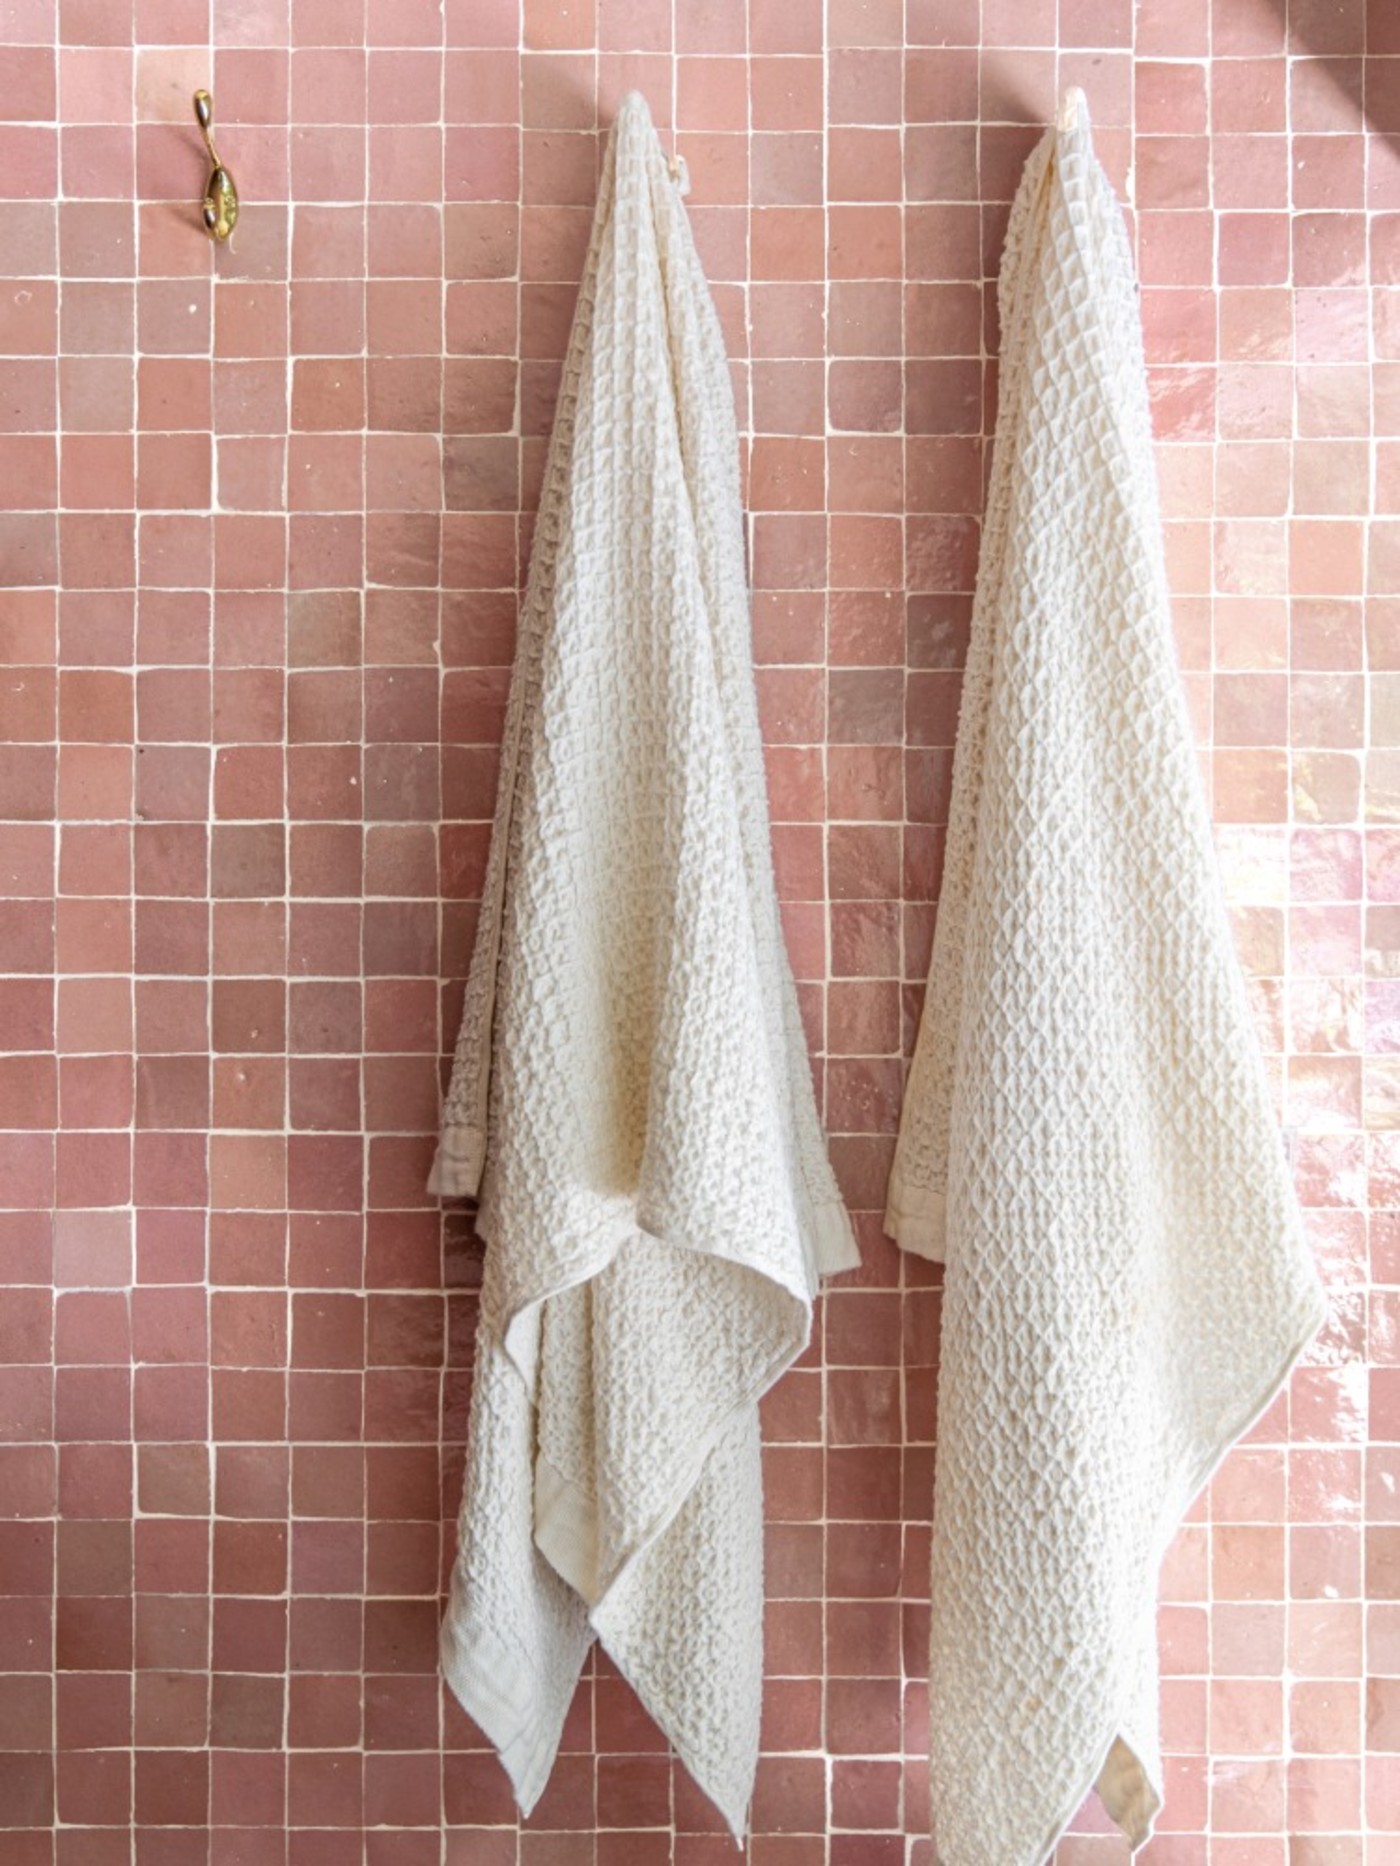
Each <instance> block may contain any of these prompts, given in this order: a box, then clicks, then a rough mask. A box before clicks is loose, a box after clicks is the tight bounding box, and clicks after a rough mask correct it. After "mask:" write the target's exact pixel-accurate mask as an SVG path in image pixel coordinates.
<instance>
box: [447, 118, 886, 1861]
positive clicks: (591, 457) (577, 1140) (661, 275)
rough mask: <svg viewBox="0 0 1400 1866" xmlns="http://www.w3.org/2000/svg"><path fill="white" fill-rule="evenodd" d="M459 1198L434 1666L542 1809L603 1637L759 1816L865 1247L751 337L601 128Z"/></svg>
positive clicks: (464, 1047)
mask: <svg viewBox="0 0 1400 1866" xmlns="http://www.w3.org/2000/svg"><path fill="white" fill-rule="evenodd" d="M432 1185H433V1188H434V1189H435V1190H436V1191H438V1192H440V1193H442V1194H444V1195H459V1194H467V1195H471V1194H473V1193H476V1192H477V1191H478V1189H479V1191H480V1198H481V1205H480V1212H479V1218H478V1225H479V1229H480V1232H481V1235H482V1236H483V1238H484V1239H485V1240H486V1245H487V1250H486V1259H485V1266H484V1280H483V1287H482V1292H481V1319H480V1329H479V1336H478V1344H477V1359H476V1372H475V1382H474V1390H473V1398H472V1412H471V1420H470V1427H469V1434H468V1450H467V1471H466V1484H465V1492H464V1496H463V1502H462V1514H461V1525H460V1547H459V1553H458V1557H457V1562H456V1566H455V1569H454V1572H453V1576H452V1586H451V1598H450V1602H449V1606H448V1611H447V1614H446V1617H445V1620H444V1625H443V1634H442V1656H443V1665H444V1669H445V1671H446V1675H447V1678H448V1681H449V1683H450V1684H451V1685H452V1687H453V1689H454V1690H455V1692H456V1693H457V1695H458V1697H459V1698H460V1699H461V1701H462V1703H463V1705H464V1706H465V1707H466V1709H467V1710H468V1711H469V1712H470V1713H471V1715H472V1716H473V1717H474V1718H475V1719H476V1720H477V1722H478V1723H479V1724H480V1725H481V1726H482V1727H483V1729H484V1730H485V1731H486V1733H487V1734H488V1736H489V1737H490V1739H491V1741H492V1742H493V1743H494V1744H495V1746H496V1748H497V1749H498V1751H499V1752H500V1756H501V1760H502V1761H503V1763H504V1764H505V1766H506V1768H507V1769H508V1770H509V1772H510V1774H511V1777H512V1780H513V1782H514V1786H515V1791H516V1796H517V1799H518V1800H519V1803H520V1806H521V1807H522V1809H523V1810H525V1811H526V1812H528V1811H529V1810H530V1808H531V1807H533V1805H534V1803H535V1801H536V1800H537V1798H538V1796H539V1794H540V1792H541V1790H542V1788H543V1786H544V1783H545V1780H546V1777H547V1776H548V1774H549V1770H550V1767H551V1764H552V1762H553V1759H554V1755H555V1752H556V1750H557V1748H558V1744H559V1738H560V1732H561V1728H562V1725H563V1722H564V1716H565V1713H566V1711H567V1709H568V1705H569V1700H570V1698H571V1696H572V1693H573V1689H574V1685H575V1682H576V1680H577V1678H578V1674H579V1670H580V1667H581V1665H582V1663H583V1660H584V1657H585V1654H586V1652H587V1650H588V1648H589V1646H590V1644H591V1642H592V1640H593V1638H594V1637H595V1635H596V1636H597V1637H599V1638H600V1639H601V1641H602V1643H603V1645H604V1646H605V1647H606V1649H607V1651H608V1652H609V1653H610V1655H611V1656H612V1658H613V1660H614V1661H615V1662H616V1664H617V1665H618V1666H619V1668H620V1669H621V1671H622V1672H623V1673H624V1674H625V1675H626V1677H627V1678H628V1679H629V1680H630V1682H631V1683H632V1685H633V1687H634V1688H635V1690H636V1691H637V1693H638V1695H639V1696H640V1697H641V1699H642V1701H643V1702H644V1703H645V1705H646V1706H647V1708H648V1710H649V1711H650V1712H651V1714H652V1716H653V1717H654V1718H655V1719H656V1721H657V1723H658V1724H659V1725H660V1726H661V1728H662V1730H663V1731H664V1732H665V1734H666V1735H667V1737H668V1738H669V1739H670V1741H671V1743H672V1744H673V1745H674V1747H675V1749H676V1751H677V1753H678V1754H679V1756H680V1758H681V1760H682V1761H683V1762H684V1764H685V1766H686V1767H687V1769H688V1770H689V1771H690V1773H691V1774H692V1776H693V1777H694V1778H695V1780H696V1781H697V1782H698V1783H699V1785H700V1787H701V1788H702V1789H703V1790H704V1791H705V1793H706V1794H707V1795H709V1797H710V1798H711V1799H712V1800H713V1801H714V1803H715V1804H716V1806H717V1807H718V1808H719V1809H720V1810H721V1812H722V1813H723V1815H724V1817H725V1819H726V1820H727V1821H728V1823H729V1825H730V1827H731V1828H732V1829H733V1830H734V1832H735V1833H736V1834H738V1833H740V1832H742V1830H743V1827H744V1825H745V1822H746V1818H747V1805H748V1800H749V1795H750V1792H751V1789H752V1784H753V1777H754V1770H755V1767H756V1763H757V1753H758V1723H759V1708H760V1695H761V1688H762V1610H763V1576H762V1546H763V1510H762V1489H761V1482H760V1472H759V1431H758V1411H757V1403H758V1400H759V1398H760V1396H761V1395H762V1394H763V1393H764V1392H765V1391H766V1390H767V1388H768V1387H769V1386H771V1385H772V1383H773V1382H774V1381H775V1380H776V1379H777V1378H778V1376H779V1375H780V1374H781V1373H782V1372H783V1370H784V1369H785V1368H786V1367H787V1366H789V1365H790V1363H791V1362H792V1361H793V1359H794V1358H795V1357H796V1356H797V1355H798V1354H799V1353H800V1352H801V1351H802V1348H803V1347H804V1345H805V1344H806V1341H807V1338H808V1333H809V1329H810V1323H811V1305H812V1300H813V1296H814V1294H815V1291H816V1288H817V1279H818V1276H819V1274H820V1273H821V1272H823V1271H829V1270H835V1269H842V1268H847V1267H849V1266H850V1265H852V1264H853V1263H854V1262H855V1261H856V1254H855V1245H854V1240H853V1237H852V1234H851V1230H850V1225H849V1221H848V1219H847V1217H846V1214H845V1211H844V1209H843V1207H842V1205H841V1201H840V1197H839V1195H838V1193H837V1190H836V1186H835V1182H834V1179H833V1177H832V1174H831V1169H830V1166H829V1164H828V1162H827V1158H826V1152H825V1146H824V1143H823V1139H822V1135H821V1130H820V1128H819V1126H818V1122H817V1114H816V1107H815V1102H814V1099H813V1093H812V1083H811V1075H810V1069H809V1064H808V1060H807V1052H806V1046H805V1043H804V1040H803V1035H802V1029H801V1024H800V1021H799V1018H798V1011H797V1002H796V995H795V992H794V989H793V984H792V978H791V974H790V972H789V970H788V965H787V959H786V955H785V952H784V948H783V943H782V933H781V927H780V923H779V917H778V907H777V896H776V891H775V888H774V882H773V873H772V858H771V853H770V849H769V839H768V817H767V804H766V798H765V793H764V779H763V765H762V746H761V740H760V736H759V729H758V717H757V708H756V701H755V692H754V680H753V668H752V650H751V644H750V632H749V610H748V593H747V588H746V584H745V571H744V540H743V517H742V508H741V504H740V493H739V477H738V442H737V436H736V432H735V426H734V415H733V399H732V389H731V385H730V379H729V371H728V364H727V360H726V357H725V351H724V343H723V338H722V335H721V332H720V328H719V322H718V319H717V317H716V316H715V311H714V306H713V304H712V302H711V299H710V295H709V292H708V289H707V287H706V283H705V279H704V274H703V272H702V270H701V266H700V262H699V258H698V256H697V254H696V251H695V247H694V243H693V240H692V238H691V234H690V228H689V225H688V222H687V219H686V214H685V211H684V208H683V207H682V205H681V201H680V198H679V192H678V189H677V187H676V185H675V183H674V182H673V181H672V179H671V176H670V174H669V172H668V169H667V164H666V159H665V156H664V154H663V152H662V150H661V147H660V144H659V143H658V141H657V138H656V135H655V132H654V131H653V129H652V126H651V121H650V117H649V115H648V113H647V109H646V105H645V103H644V101H643V100H642V98H641V97H640V96H639V95H638V94H636V93H633V94H632V95H630V96H629V97H628V98H626V99H625V100H624V102H623V104H622V106H621V109H620V112H619V115H618V119H617V123H616V125H615V127H614V130H613V133H612V136H611V138H610V140H609V143H608V148H607V152H606V155H605V159H604V164H603V174H602V181H601V188H600V194H599V200H598V208H597V215H596V219H595V222H594V227H593V235H592V239H591V242H590V246H589V251H588V256H587V261H586V265H585V271H584V277H583V283H582V287H581V290H580V295H579V302H578V310H577V312H576V315H575V321H574V327H573V332H572V336H571V338H570V342H569V351H568V357H567V360H566V364H565V370H564V379H563V385H562V388H561V391H560V399H559V407H558V413H557V416H556V421H555V428H554V435H553V439H552V441H551V445H550V453H549V460H548V464H547V468H546V477H545V485H544V491H543V495H542V500H541V506H540V513H539V519H538V524H537V528H536V534H535V546H534V553H533V557H532V561H531V568H530V580H529V587H528V589H527V592H526V597H525V602H524V605H523V610H522V616H521V623H520V635H519V641H518V646H517V652H516V663H515V672H514V677H513V680H512V686H511V695H510V701H509V707H508V715H507V723H506V733H505V745H504V750H503V767H502V773H501V782H500V792H499V798H498V803H497V811H496V822H495V829H494V834H493V839H492V846H491V854H490V862H489V868H488V874H487V880H486V886H485V899H484V901H483V904H482V914H481V922H480V926H479V929H478V934H477V944H476V950H475V955H474V957H473V961H472V966H471V971H470V975H469V979H468V984H467V992H466V1000H465V1007H464V1014H463V1021H462V1030H461V1036H460V1039H459V1044H458V1049H457V1055H456V1061H455V1066H454V1069H453V1074H452V1082H451V1087H450V1090H449V1094H448V1098H447V1103H446V1108H445V1111H444V1119H443V1130H442V1138H441V1143H440V1147H439V1151H438V1157H437V1161H436V1164H435V1166H434V1171H433V1179H432Z"/></svg>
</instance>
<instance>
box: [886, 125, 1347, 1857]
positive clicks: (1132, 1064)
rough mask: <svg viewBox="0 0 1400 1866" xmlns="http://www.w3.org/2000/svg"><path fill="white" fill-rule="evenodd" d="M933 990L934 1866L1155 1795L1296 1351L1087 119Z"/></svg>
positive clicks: (1033, 200)
mask: <svg viewBox="0 0 1400 1866" xmlns="http://www.w3.org/2000/svg"><path fill="white" fill-rule="evenodd" d="M999 308H1000V315H1001V328H1002V345H1001V375H1000V404H999V411H998V419H997V429H996V441H995V455H994V462H993V472H992V484H991V488H990V492H989V499H988V510H987V518H986V525H985V530H984V536H983V544H982V555H981V562H980V566H979V573H978V585H977V596H976V602H975V606H974V613H973V620H972V631H971V640H970V645H969V650H968V661H967V671H966V679H965V686H964V691H963V699H962V710H961V714H960V718H959V724H958V736H957V747H956V753H955V765H954V777H953V794H952V802H951V814H950V822H949V832H948V850H947V861H946V870H945V875H944V880H943V889H942V895H941V898H940V901H939V908H938V922H937V928H936V934H935V943H934V951H933V958H932V964H931V969H930V973H929V980H928V992H927V997H926V1001H925V1006H924V1012H923V1021H922V1026H921V1029H920V1033H919V1038H918V1044H917V1049H916V1053H915V1058H914V1063H913V1069H912V1073H911V1076H910V1080H909V1085H908V1090H907V1094H906V1099H905V1105H904V1110H903V1115H902V1121H901V1127H900V1135H899V1143H898V1148H897V1151H896V1156H895V1162H894V1168H893V1173H892V1177H891V1181H890V1188H889V1207H888V1213H887V1219H886V1227H887V1229H888V1230H889V1231H890V1233H891V1235H892V1236H894V1237H895V1238H897V1239H898V1241H899V1243H900V1244H902V1245H903V1246H905V1247H906V1248H907V1249H909V1250H912V1251H915V1252H918V1253H920V1254H922V1255H924V1256H927V1257H930V1258H935V1259H941V1260H943V1261H944V1262H945V1263H946V1271H945V1287H944V1295H943V1308H942V1338H941V1356H940V1372H939V1393H938V1428H937V1441H938V1443H937V1463H936V1475H935V1487H934V1519H933V1569H932V1583H931V1599H932V1633H931V1646H930V1686H931V1694H932V1701H931V1705H930V1752H931V1766H932V1786H933V1811H934V1822H935V1832H936V1837H937V1842H938V1849H939V1857H940V1860H941V1861H942V1862H943V1866H1040V1862H1041V1861H1042V1860H1044V1859H1045V1858H1046V1857H1047V1856H1048V1855H1049V1854H1050V1853H1051V1852H1052V1851H1053V1848H1054V1845H1055V1842H1056V1840H1057V1838H1058V1836H1059V1834H1060V1833H1061V1831H1062V1830H1063V1828H1064V1826H1065V1824H1066V1822H1067V1821H1068V1820H1069V1818H1070V1817H1071V1815H1072V1814H1073V1813H1074V1811H1075V1809H1076V1807H1077V1806H1078V1803H1079V1801H1080V1800H1081V1798H1082V1797H1083V1795H1084V1794H1086V1793H1087V1792H1088V1790H1089V1788H1090V1787H1091V1786H1093V1785H1095V1784H1096V1783H1097V1786H1098V1788H1099V1791H1100V1794H1101V1795H1102V1797H1103V1799H1104V1801H1105V1803H1106V1804H1107V1806H1108V1808H1109V1811H1110V1813H1111V1814H1112V1815H1113V1816H1114V1818H1115V1819H1116V1820H1117V1821H1118V1823H1119V1824H1120V1826H1121V1827H1122V1828H1123V1829H1124V1831H1125V1833H1126V1834H1127V1835H1128V1838H1129V1840H1130V1841H1131V1843H1132V1844H1133V1845H1134V1846H1137V1845H1139V1844H1141V1843H1142V1841H1144V1840H1145V1839H1146V1838H1147V1836H1148V1834H1149V1833H1150V1831H1151V1825H1152V1820H1153V1817H1154V1815H1155V1813H1156V1811H1157V1809H1158V1807H1159V1806H1160V1803H1161V1795H1162V1789H1161V1765H1160V1759H1159V1745H1158V1734H1157V1669H1156V1639H1155V1609H1156V1584H1157V1574H1158V1569H1159V1566H1160V1563H1161V1558H1162V1556H1163V1554H1164V1552H1165V1550H1166V1548H1167V1546H1168V1543H1169V1542H1170V1540H1171V1539H1172V1536H1173V1534H1174V1533H1175V1530H1176V1528H1177V1526H1178V1524H1179V1522H1180V1520H1181V1517H1182V1515H1183V1513H1184V1511H1185V1509H1186V1507H1187V1505H1188V1504H1189V1502H1190V1500H1191V1498H1192V1497H1193V1496H1194V1495H1195V1493H1196V1492H1197V1491H1198V1490H1199V1489H1200V1487H1201V1486H1202V1484H1203V1483H1204V1482H1205V1481H1206V1479H1207V1478H1208V1477H1209V1475H1210V1473H1211V1472H1212V1471H1213V1469H1214V1468H1215V1466H1216V1464H1217V1463H1218V1462H1219V1460H1220V1458H1221V1457H1222V1456H1223V1454H1224V1453H1225V1451H1226V1450H1227V1449H1228V1447H1229V1446H1230V1445H1231V1444H1232V1443H1233V1442H1234V1440H1235V1439H1236V1438H1237V1437H1238V1436H1239V1435H1240V1433H1241V1432H1242V1431H1243V1430H1245V1429H1246V1428H1247V1427H1248V1426H1249V1425H1250V1423H1251V1422H1252V1421H1253V1420H1254V1419H1255V1418H1256V1417H1257V1416H1258V1415H1259V1413H1260V1412H1261V1411H1262V1410H1263V1409H1264V1408H1265V1407H1266V1406H1267V1404H1268V1403H1269V1401H1270V1400H1271V1399H1272V1398H1273V1397H1274V1395H1275V1394H1276V1393H1277V1391H1278V1389H1279V1386H1280V1384H1281V1382H1282V1380H1283V1379H1284V1377H1285V1376H1286V1374H1287V1371H1288V1369H1289V1368H1290V1367H1291V1366H1292V1364H1293V1362H1294V1360H1295V1359H1296V1357H1297V1356H1298V1354H1299V1353H1300V1352H1301V1350H1302V1349H1303V1347H1304V1346H1305V1344H1306V1343H1307V1341H1308V1340H1309V1339H1310V1338H1311V1336H1312V1335H1313V1333H1314V1332H1315V1331H1316V1329H1317V1328H1318V1326H1319V1324H1320V1321H1321V1318H1322V1313H1323V1303H1322V1295H1321V1290H1320V1287H1319V1284H1318V1281H1317V1277H1316V1274H1315V1271H1314V1269H1313V1266H1312V1263H1311V1259H1310V1257H1309V1254H1308V1251H1307V1248H1306V1245H1305V1242H1304V1239H1303V1234H1302V1226H1301V1221H1300V1216H1299V1213H1298V1210H1297V1207H1296V1203H1295V1199H1294V1195H1293V1191H1292V1187H1291V1183H1290V1177H1289V1172H1288V1167H1287V1162H1286V1157H1285V1153H1284V1148H1283V1144H1282V1140H1281V1137H1280V1133H1279V1130H1278V1126H1277V1123H1276V1120H1275V1116H1274V1113H1273V1110H1272V1106H1271V1102H1270V1096H1269V1091H1268V1086H1267V1081H1266V1078H1265V1075H1264V1072H1263V1068H1262V1064H1261V1059H1260V1057H1259V1054H1258V1050H1257V1046H1256V1042H1255V1036H1254V1030H1253V1026H1252V1022H1251V1014H1250V1009H1249V1004H1248V1001H1247V998H1246V995H1245V990H1244V985H1243V981H1242V978H1241V976H1240V973H1239V970H1238V967H1237V964H1236V961H1235V956H1234V951H1233V947H1232V943H1231V936H1230V931H1229V927H1228V922H1227V920H1226V916H1225V912H1224V907H1223V901H1222V896H1221V892H1220V887H1219V883H1218V880H1217V875H1216V868H1215V860H1214V851H1213V846H1212V838H1211V830H1210V822H1209V817H1208V814H1207V810H1206V807H1205V802H1204V798H1203V795H1202V791H1201V787H1200V783H1199V777H1198V769H1197V760H1196V752H1195V749H1194V745H1193V742H1192V735H1191V731H1190V727H1189V723H1188V718H1187V713H1186V708H1185V702H1184V697H1183V693H1182V687H1181V682H1180V678H1179V675H1178V672H1177V668H1176V663H1175V656H1174V652H1173V645H1172V634H1171V617H1170V609H1169V603H1168V592H1167V582H1166V576H1165V570H1164V561H1163V551H1162V541H1161V524H1160V519H1159V516H1158V505H1157V493H1156V484H1155V473H1154V460H1153V447H1152V429H1151V422H1150V417H1149V410H1148V400H1147V389H1146V373H1145V369H1144V363H1143V353H1142V339H1141V328H1140V322H1139V316H1138V308H1137V299H1136V290H1135V284H1134V278H1133V268H1132V255H1131V249H1130V246H1129V242H1128V237H1127V231H1126V228H1125V226H1124V222H1123V216H1122V213H1121V211H1120V209H1119V206H1118V203H1117V201H1116V199H1115V197H1114V194H1113V190H1112V187H1111V185H1110V183H1109V181H1108V178H1107V176H1106V175H1105V174H1104V172H1103V170H1102V168H1101V167H1100V166H1099V164H1098V162H1097V160H1096V159H1095V156H1094V152H1093V146H1092V140H1091V134H1090V129H1089V124H1088V120H1087V113H1086V111H1085V109H1084V106H1083V102H1082V99H1081V98H1078V97H1076V96H1074V95H1071V97H1070V98H1068V99H1067V100H1066V108H1065V110H1064V112H1063V113H1062V116H1061V120H1060V124H1059V126H1058V127H1057V128H1056V129H1053V130H1051V131H1050V132H1049V133H1048V134H1047V135H1046V136H1045V138H1044V139H1043V140H1042V142H1041V143H1040V145H1039V146H1038V148H1037V149H1036V150H1035V152H1034V153H1033V155H1032V156H1031V158H1030V160H1029V162H1028V164H1027V167H1026V172H1025V175H1024V178H1023V180H1022V182H1021V185H1020V190H1019V193H1018V194H1017V197H1016V201H1015V204H1014V206H1013V209H1012V215H1011V222H1010V228H1009V231H1008V235H1007V242H1006V249H1005V253H1004V256H1003V260H1002V270H1001V279H1000V288H999Z"/></svg>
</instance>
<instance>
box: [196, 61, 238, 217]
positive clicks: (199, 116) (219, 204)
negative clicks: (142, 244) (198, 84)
mask: <svg viewBox="0 0 1400 1866" xmlns="http://www.w3.org/2000/svg"><path fill="white" fill-rule="evenodd" d="M194 116H195V122H196V123H198V125H199V127H200V129H201V130H202V131H203V132H204V146H205V148H206V149H207V150H208V151H209V160H210V162H212V163H213V167H212V168H211V169H210V171H209V182H208V185H207V187H206V188H205V190H204V226H205V231H206V232H207V233H208V235H209V238H210V239H211V240H218V241H220V242H222V241H224V240H226V239H227V238H228V237H229V235H230V234H231V233H232V232H233V230H234V228H235V227H236V226H237V225H238V190H237V188H235V187H234V185H233V177H232V175H230V174H229V172H228V170H227V169H226V168H225V167H224V165H223V163H222V162H221V161H220V160H219V152H218V150H217V149H216V148H215V147H214V100H213V98H212V97H210V95H209V93H208V91H196V92H195V94H194Z"/></svg>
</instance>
